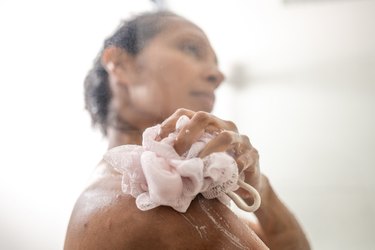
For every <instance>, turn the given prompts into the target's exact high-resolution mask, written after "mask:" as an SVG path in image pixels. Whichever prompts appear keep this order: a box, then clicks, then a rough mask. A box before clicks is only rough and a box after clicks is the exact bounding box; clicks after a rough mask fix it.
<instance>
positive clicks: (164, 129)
mask: <svg viewBox="0 0 375 250" xmlns="http://www.w3.org/2000/svg"><path fill="white" fill-rule="evenodd" d="M183 115H186V116H187V117H189V118H190V121H189V123H188V124H186V125H185V126H184V127H182V128H181V130H180V132H179V134H178V135H177V138H176V142H175V144H174V148H175V150H176V152H177V153H178V154H180V155H181V154H183V153H184V152H186V151H187V150H188V149H189V148H190V147H191V145H192V144H193V143H194V142H195V141H197V139H198V138H199V137H200V136H201V135H202V134H203V133H205V132H207V133H211V134H214V135H216V136H215V138H214V139H212V140H211V141H210V142H208V143H207V145H206V146H205V148H204V149H203V150H202V151H201V152H200V154H199V157H201V158H203V157H205V156H207V155H209V154H211V153H214V152H227V153H228V154H230V155H231V156H233V157H234V159H235V161H236V162H237V166H238V173H239V174H244V176H245V182H246V183H248V184H250V185H251V186H253V187H254V188H256V189H257V190H258V191H259V188H260V179H261V174H260V169H259V155H258V151H257V150H256V149H255V148H253V146H252V145H251V143H250V140H249V138H248V137H247V136H246V135H240V134H239V133H238V130H237V127H236V125H235V124H234V123H233V122H230V121H224V120H222V119H220V118H218V117H216V116H214V115H212V114H210V113H206V112H203V111H199V112H194V111H191V110H187V109H178V110H177V111H176V112H175V113H174V114H172V115H171V116H170V117H169V118H167V119H166V120H165V121H164V122H163V123H162V125H161V130H160V133H159V136H160V138H164V137H166V136H168V134H169V133H172V132H174V131H175V127H176V122H177V121H178V119H179V118H180V117H181V116H183ZM236 193H237V194H238V195H240V196H241V197H242V198H243V199H251V198H252V197H251V196H250V194H249V193H248V192H247V191H245V190H242V189H239V190H237V191H236Z"/></svg>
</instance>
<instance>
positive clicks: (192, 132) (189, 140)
mask: <svg viewBox="0 0 375 250" xmlns="http://www.w3.org/2000/svg"><path fill="white" fill-rule="evenodd" d="M226 126H227V125H226V123H225V122H224V121H223V120H221V119H219V118H217V117H216V116H214V115H212V114H210V113H207V112H202V111H200V112H197V113H195V114H194V116H193V117H192V118H191V120H190V121H189V122H188V123H187V124H186V125H185V126H184V127H183V128H182V129H181V131H180V132H179V133H178V135H177V138H176V141H175V144H174V148H175V150H176V151H177V153H179V154H181V153H183V152H186V150H188V149H189V148H190V147H191V145H192V144H193V143H194V142H196V141H197V140H198V139H199V137H201V136H202V134H203V133H204V132H205V131H206V128H209V129H210V130H213V129H214V130H216V131H219V130H221V129H222V127H226Z"/></svg>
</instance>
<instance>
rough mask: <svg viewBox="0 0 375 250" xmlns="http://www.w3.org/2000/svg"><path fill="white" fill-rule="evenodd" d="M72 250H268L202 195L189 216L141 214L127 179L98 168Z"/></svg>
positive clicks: (79, 211)
mask: <svg viewBox="0 0 375 250" xmlns="http://www.w3.org/2000/svg"><path fill="white" fill-rule="evenodd" d="M64 249H65V250H71V249H111V250H116V249H163V250H164V249H268V248H267V247H266V246H265V245H264V243H263V242H262V241H261V240H260V239H259V238H258V236H257V235H256V234H255V233H254V232H253V231H252V230H251V229H250V228H249V227H248V226H247V225H245V224H244V223H243V222H242V220H241V219H240V218H238V217H237V216H236V215H235V214H234V213H233V212H232V211H231V210H230V209H229V208H228V207H226V206H225V205H223V204H222V203H220V202H219V201H217V200H216V199H213V200H207V199H204V198H203V197H202V196H198V197H197V198H195V199H194V200H193V202H192V203H191V205H190V207H189V209H188V210H187V212H186V213H179V212H177V211H175V210H173V209H172V208H170V207H165V206H161V207H157V208H154V209H151V210H148V211H141V210H139V209H138V208H137V207H136V205H135V200H134V198H133V197H131V196H130V195H126V194H123V193H122V191H121V175H120V174H119V173H117V172H115V171H114V170H112V168H111V167H110V166H108V165H107V164H105V163H102V164H100V165H99V166H98V169H97V176H96V177H95V178H94V181H93V183H92V184H91V185H90V186H89V187H88V188H87V189H86V190H85V191H84V192H83V193H82V195H81V196H80V197H79V199H78V201H77V203H76V206H75V208H74V211H73V213H72V217H71V220H70V223H69V227H68V232H67V237H66V241H65V246H64Z"/></svg>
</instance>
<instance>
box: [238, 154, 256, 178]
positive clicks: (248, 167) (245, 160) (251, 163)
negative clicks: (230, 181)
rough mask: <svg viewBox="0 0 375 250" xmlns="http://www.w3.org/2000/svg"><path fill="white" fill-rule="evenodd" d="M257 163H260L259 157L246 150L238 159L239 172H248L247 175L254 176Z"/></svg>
mask: <svg viewBox="0 0 375 250" xmlns="http://www.w3.org/2000/svg"><path fill="white" fill-rule="evenodd" d="M256 161H258V155H256V154H254V153H253V151H252V150H246V151H245V152H244V153H243V154H241V155H240V156H238V157H237V158H236V162H237V166H238V172H239V173H242V172H243V171H246V172H247V174H253V173H254V172H255V171H256V164H255V163H256Z"/></svg>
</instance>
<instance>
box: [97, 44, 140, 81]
mask: <svg viewBox="0 0 375 250" xmlns="http://www.w3.org/2000/svg"><path fill="white" fill-rule="evenodd" d="M101 60H102V64H103V66H104V67H105V69H106V70H107V72H108V74H109V76H110V78H111V79H113V80H115V81H116V82H117V83H120V84H126V85H127V84H130V83H131V82H132V77H133V74H134V71H133V69H134V67H133V62H134V56H132V55H130V54H129V53H128V52H126V51H125V50H123V49H121V48H118V47H108V48H105V49H104V51H103V53H102V57H101Z"/></svg>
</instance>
